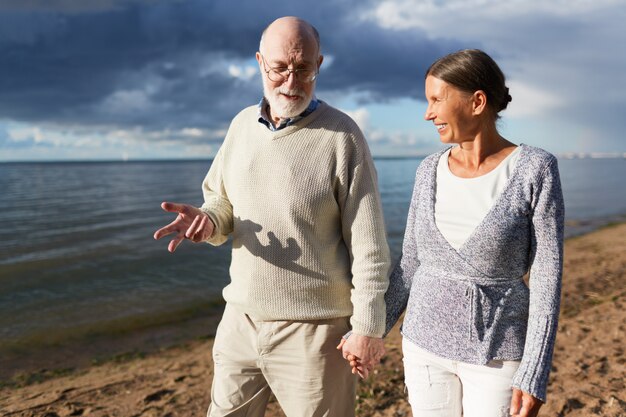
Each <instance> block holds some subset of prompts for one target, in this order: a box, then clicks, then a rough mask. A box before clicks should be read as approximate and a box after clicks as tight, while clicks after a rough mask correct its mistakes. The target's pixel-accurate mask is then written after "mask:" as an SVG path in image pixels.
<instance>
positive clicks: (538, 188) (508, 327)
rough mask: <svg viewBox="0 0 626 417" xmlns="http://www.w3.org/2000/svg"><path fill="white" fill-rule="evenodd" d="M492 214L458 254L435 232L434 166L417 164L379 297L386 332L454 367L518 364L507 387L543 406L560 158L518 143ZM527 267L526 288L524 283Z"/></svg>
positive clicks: (555, 306)
mask: <svg viewBox="0 0 626 417" xmlns="http://www.w3.org/2000/svg"><path fill="white" fill-rule="evenodd" d="M520 146H521V147H522V148H521V149H520V155H519V159H518V161H517V165H516V167H515V169H514V170H513V172H512V174H511V177H510V178H509V180H508V182H507V184H506V185H505V188H504V189H503V191H502V193H501V194H500V195H499V196H498V198H497V199H496V201H495V202H494V205H493V206H492V207H491V210H490V211H489V212H488V213H487V215H486V216H485V218H484V219H483V220H482V222H481V223H480V224H479V225H478V227H477V228H476V229H475V230H474V231H473V233H472V234H471V235H470V237H469V238H468V239H467V241H466V242H465V243H464V244H463V246H461V248H460V249H459V250H455V249H454V248H453V247H452V246H450V244H449V243H448V241H447V240H446V239H445V238H444V237H443V235H442V234H441V232H440V231H439V229H438V228H437V226H436V225H435V215H434V207H435V205H434V204H435V187H436V172H437V162H438V161H439V157H440V156H441V155H442V153H443V152H445V150H444V151H441V152H438V153H436V154H433V155H431V156H429V157H427V158H426V159H424V161H422V163H421V164H420V166H419V167H418V169H417V173H416V178H415V187H414V190H413V197H412V199H411V205H410V208H409V214H408V219H407V225H406V232H405V235H404V243H403V246H402V255H401V258H400V260H399V261H398V263H397V265H396V266H395V268H394V270H393V272H392V274H391V278H390V286H389V289H388V291H387V294H386V296H385V301H386V304H387V332H389V330H390V329H391V328H392V327H393V325H394V324H395V323H396V322H397V321H398V319H399V317H400V316H401V315H402V313H403V312H404V311H405V310H406V314H405V317H404V322H403V324H402V335H403V337H406V338H407V339H408V340H410V341H411V342H413V343H414V344H416V345H417V346H419V347H421V348H423V349H426V350H428V351H430V352H431V353H434V354H437V355H439V356H441V357H444V358H448V359H451V360H457V361H461V362H466V363H473V364H486V363H488V362H489V361H490V360H492V359H500V360H521V364H520V367H519V369H518V370H517V373H516V374H515V376H514V377H513V381H512V386H513V387H516V388H519V389H521V390H522V391H525V392H528V393H530V394H532V395H533V396H534V397H537V398H539V399H541V400H542V401H545V398H546V385H547V381H548V374H549V372H550V364H551V361H552V352H553V348H554V339H555V336H556V329H557V320H558V314H559V305H560V294H561V275H562V270H563V262H562V260H563V215H564V207H563V195H562V191H561V184H560V180H559V172H558V167H557V161H556V158H555V157H554V156H552V155H551V154H549V153H548V152H546V151H544V150H542V149H539V148H535V147H531V146H527V145H520ZM529 270H530V281H529V285H530V288H529V287H528V286H527V285H526V284H525V283H524V281H523V279H522V277H523V276H524V275H525V274H526V273H527V272H528V271H529Z"/></svg>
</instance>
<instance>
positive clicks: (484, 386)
mask: <svg viewBox="0 0 626 417" xmlns="http://www.w3.org/2000/svg"><path fill="white" fill-rule="evenodd" d="M402 353H403V355H404V359H403V360H404V378H405V383H406V388H407V391H408V394H409V403H410V404H411V409H412V410H413V417H461V416H463V417H508V416H509V407H510V405H511V396H512V388H511V381H512V379H513V374H515V371H517V368H518V367H519V361H499V360H493V361H491V362H489V363H488V364H487V365H473V364H469V363H463V362H458V361H453V360H449V359H444V358H442V357H440V356H437V355H434V354H432V353H430V352H428V351H426V350H424V349H421V348H419V347H417V346H416V345H415V344H414V343H412V342H411V341H409V340H407V339H406V338H404V339H403V340H402Z"/></svg>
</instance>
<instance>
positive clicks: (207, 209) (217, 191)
mask: <svg viewBox="0 0 626 417" xmlns="http://www.w3.org/2000/svg"><path fill="white" fill-rule="evenodd" d="M225 146H226V141H224V145H222V147H221V148H220V150H219V151H218V152H217V155H215V159H213V163H212V164H211V168H210V169H209V172H208V173H207V175H206V177H205V179H204V181H203V183H202V193H203V195H204V204H202V207H200V209H201V210H202V211H203V212H204V213H206V214H207V215H208V216H209V218H210V219H211V220H212V221H213V224H214V225H215V230H214V231H213V235H212V236H211V237H210V238H209V239H207V243H210V244H212V245H214V246H219V245H221V244H223V243H224V242H226V241H227V240H228V234H229V233H231V232H232V231H233V206H232V204H231V203H230V201H229V200H228V196H227V194H226V190H225V188H224V174H223V172H224V171H223V169H224V147H225Z"/></svg>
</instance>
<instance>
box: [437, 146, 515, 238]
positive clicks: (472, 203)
mask: <svg viewBox="0 0 626 417" xmlns="http://www.w3.org/2000/svg"><path fill="white" fill-rule="evenodd" d="M519 150H520V147H519V146H518V147H517V148H515V150H514V151H513V152H511V153H510V154H509V155H508V156H507V157H506V158H504V159H503V160H502V162H500V164H498V166H497V167H496V168H495V169H493V170H491V171H489V172H488V173H486V174H485V175H481V176H480V177H475V178H461V177H457V176H455V175H454V174H453V173H452V172H451V171H450V167H449V166H448V156H449V155H450V149H448V150H447V151H446V152H444V154H443V155H441V158H439V164H438V165H437V192H436V194H435V223H436V224H437V227H438V228H439V231H440V232H441V234H442V235H443V237H445V238H446V240H447V241H448V243H450V245H451V246H452V247H453V248H454V249H457V250H458V249H459V248H460V247H461V246H462V245H463V243H464V242H465V241H466V240H467V239H468V238H469V237H470V235H471V234H472V232H473V231H474V229H475V228H476V227H477V226H478V225H479V224H480V222H481V221H482V220H483V218H485V216H486V215H487V213H488V212H489V210H490V209H491V207H492V206H493V204H494V202H495V201H496V199H497V198H498V196H499V195H500V193H501V192H502V190H503V189H504V186H505V185H506V182H507V181H508V179H509V177H510V176H511V173H512V172H513V169H514V168H515V165H516V163H517V159H518V156H519Z"/></svg>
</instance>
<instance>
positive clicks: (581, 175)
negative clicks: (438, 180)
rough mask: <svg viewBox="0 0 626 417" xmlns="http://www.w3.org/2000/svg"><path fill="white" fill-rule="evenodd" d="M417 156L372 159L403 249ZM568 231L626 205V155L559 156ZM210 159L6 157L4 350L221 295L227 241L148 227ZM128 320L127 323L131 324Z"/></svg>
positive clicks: (0, 211) (2, 179)
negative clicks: (173, 248)
mask: <svg viewBox="0 0 626 417" xmlns="http://www.w3.org/2000/svg"><path fill="white" fill-rule="evenodd" d="M419 162H420V160H418V159H396V160H393V159H391V160H385V159H381V160H377V161H376V165H377V168H378V173H379V181H380V189H381V194H382V200H383V206H384V207H383V208H384V212H385V219H386V226H387V230H388V235H389V238H390V245H391V248H392V253H393V255H394V258H395V257H397V255H398V252H399V248H400V244H401V240H402V235H403V232H404V224H405V217H406V212H407V208H408V203H409V199H410V195H411V191H412V185H413V179H414V173H415V169H416V167H417V165H418V164H419ZM559 164H560V168H561V177H562V183H563V188H564V194H565V199H566V211H567V219H568V225H570V226H569V228H568V233H570V234H571V233H572V232H575V231H577V230H583V229H584V228H585V227H596V226H597V224H598V223H599V222H602V221H606V219H608V218H612V217H614V218H623V217H620V216H622V215H623V214H626V192H625V191H626V190H625V187H624V183H623V181H624V178H626V160H624V159H604V160H599V159H596V160H593V159H585V160H561V161H559ZM208 167H209V162H131V163H121V162H120V163H44V164H0V196H1V198H0V224H1V225H2V227H1V228H0V348H2V346H3V345H5V346H6V345H9V344H11V343H13V342H16V341H25V340H32V341H33V343H35V342H36V341H37V340H45V336H46V335H51V334H59V333H61V334H62V333H63V332H64V331H66V332H70V333H71V332H72V331H76V332H81V331H82V332H88V331H90V329H96V328H99V327H101V326H104V325H106V323H111V322H117V323H119V322H126V323H130V322H131V321H132V319H133V318H136V317H151V316H163V315H172V316H175V315H176V314H177V312H180V311H187V310H189V309H193V308H194V307H195V306H203V305H206V304H207V303H210V302H212V301H214V300H217V299H220V297H221V295H220V294H221V289H222V288H223V286H224V285H225V284H226V283H227V282H228V264H229V261H230V253H229V245H225V246H223V247H219V248H213V247H209V246H207V245H193V244H189V243H188V242H185V243H183V245H182V246H181V247H180V248H179V250H178V251H177V252H176V253H175V254H169V253H168V252H167V250H166V246H167V241H165V240H162V241H154V240H153V239H152V234H153V232H154V231H155V230H156V229H157V228H158V227H160V226H162V225H165V224H166V223H168V222H169V221H171V220H172V216H170V215H168V214H167V213H164V212H162V211H161V210H160V208H159V205H160V203H161V201H164V200H169V201H177V202H188V203H192V204H197V205H199V204H200V203H201V198H202V195H201V191H200V185H201V182H202V180H203V178H204V175H205V173H206V171H207V169H208ZM129 325H130V326H132V324H129Z"/></svg>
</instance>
